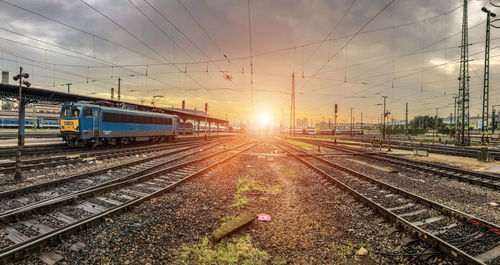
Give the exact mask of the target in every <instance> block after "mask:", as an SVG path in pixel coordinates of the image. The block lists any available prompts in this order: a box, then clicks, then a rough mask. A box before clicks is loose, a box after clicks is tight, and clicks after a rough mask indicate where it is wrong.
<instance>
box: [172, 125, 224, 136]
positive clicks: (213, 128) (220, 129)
mask: <svg viewBox="0 0 500 265" xmlns="http://www.w3.org/2000/svg"><path fill="white" fill-rule="evenodd" d="M184 127H185V128H186V129H185V130H186V134H193V133H196V131H197V130H198V127H197V126H196V125H194V124H193V123H191V122H181V123H180V124H179V134H184V132H183V128H184ZM205 129H206V130H207V132H208V126H205V125H204V124H200V133H201V132H203V133H204V132H205ZM230 129H231V128H230V127H225V126H219V127H218V128H217V125H210V132H230Z"/></svg>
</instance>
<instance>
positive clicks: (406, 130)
mask: <svg viewBox="0 0 500 265" xmlns="http://www.w3.org/2000/svg"><path fill="white" fill-rule="evenodd" d="M405 135H408V102H406V114H405Z"/></svg>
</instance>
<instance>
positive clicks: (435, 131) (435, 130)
mask: <svg viewBox="0 0 500 265" xmlns="http://www.w3.org/2000/svg"><path fill="white" fill-rule="evenodd" d="M438 111H439V108H436V120H434V133H433V134H432V142H433V143H434V137H435V136H437V130H438Z"/></svg>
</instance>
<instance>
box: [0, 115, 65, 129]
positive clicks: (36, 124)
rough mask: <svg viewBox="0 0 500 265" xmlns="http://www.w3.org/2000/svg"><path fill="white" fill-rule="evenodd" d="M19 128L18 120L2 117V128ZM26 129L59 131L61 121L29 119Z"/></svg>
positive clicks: (26, 121) (26, 122)
mask: <svg viewBox="0 0 500 265" xmlns="http://www.w3.org/2000/svg"><path fill="white" fill-rule="evenodd" d="M18 126H19V121H18V120H17V118H9V117H7V118H1V117H0V128H17V127H18ZM24 127H25V128H39V129H43V128H46V129H50V128H52V129H58V128H59V120H51V119H30V118H27V119H26V120H25V121H24Z"/></svg>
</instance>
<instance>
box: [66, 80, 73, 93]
mask: <svg viewBox="0 0 500 265" xmlns="http://www.w3.org/2000/svg"><path fill="white" fill-rule="evenodd" d="M71 85H72V84H71V83H67V84H66V86H68V94H69V91H70V87H71Z"/></svg>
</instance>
